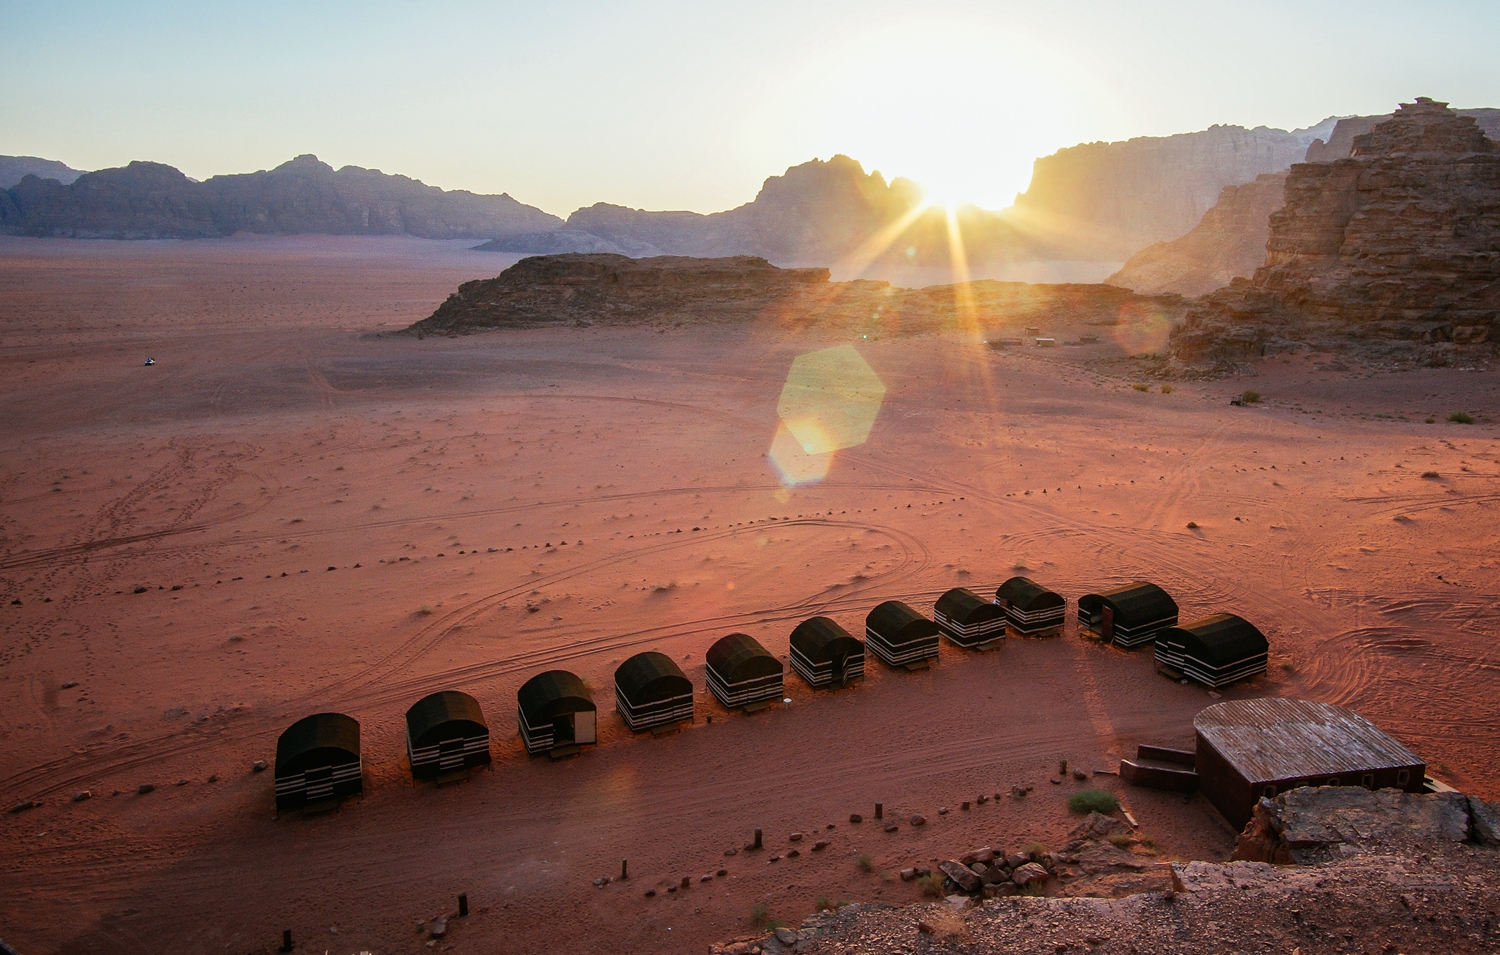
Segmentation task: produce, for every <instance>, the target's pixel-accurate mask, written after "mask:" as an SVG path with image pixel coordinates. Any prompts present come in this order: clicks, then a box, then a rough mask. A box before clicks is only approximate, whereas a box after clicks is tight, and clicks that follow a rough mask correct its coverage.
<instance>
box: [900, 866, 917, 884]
mask: <svg viewBox="0 0 1500 955" xmlns="http://www.w3.org/2000/svg"><path fill="white" fill-rule="evenodd" d="M916 877H917V870H916V868H915V867H912V868H910V869H902V870H901V881H902V882H910V881H911V880H912V879H915V878H916Z"/></svg>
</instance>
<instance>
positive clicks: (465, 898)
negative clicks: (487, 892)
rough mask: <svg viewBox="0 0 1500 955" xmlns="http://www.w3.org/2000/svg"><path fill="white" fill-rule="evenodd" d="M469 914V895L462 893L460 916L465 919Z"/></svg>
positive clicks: (459, 905) (459, 908)
mask: <svg viewBox="0 0 1500 955" xmlns="http://www.w3.org/2000/svg"><path fill="white" fill-rule="evenodd" d="M468 914H469V893H467V892H460V893H459V896H458V915H459V918H463V917H464V916H465V915H468Z"/></svg>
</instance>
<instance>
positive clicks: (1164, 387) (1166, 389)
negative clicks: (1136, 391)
mask: <svg viewBox="0 0 1500 955" xmlns="http://www.w3.org/2000/svg"><path fill="white" fill-rule="evenodd" d="M1161 393H1162V394H1164V395H1170V394H1171V393H1172V386H1171V385H1162V386H1161Z"/></svg>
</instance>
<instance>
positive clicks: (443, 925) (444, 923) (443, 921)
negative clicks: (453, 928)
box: [427, 915, 448, 938]
mask: <svg viewBox="0 0 1500 955" xmlns="http://www.w3.org/2000/svg"><path fill="white" fill-rule="evenodd" d="M427 934H428V935H429V936H430V937H432V938H442V937H443V936H444V935H447V934H448V916H446V915H444V916H443V917H442V918H439V919H438V920H437V921H435V922H433V923H432V928H430V929H428V930H427Z"/></svg>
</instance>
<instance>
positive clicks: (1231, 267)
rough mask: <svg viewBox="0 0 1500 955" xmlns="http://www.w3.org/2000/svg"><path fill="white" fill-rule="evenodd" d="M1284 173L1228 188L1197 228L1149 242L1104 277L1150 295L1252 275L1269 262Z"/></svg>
mask: <svg viewBox="0 0 1500 955" xmlns="http://www.w3.org/2000/svg"><path fill="white" fill-rule="evenodd" d="M1286 177H1287V174H1286V173H1284V172H1274V173H1266V174H1264V175H1261V176H1257V177H1256V178H1255V181H1254V182H1247V183H1245V184H1244V185H1239V186H1225V187H1224V191H1223V192H1221V193H1220V194H1219V201H1218V202H1216V203H1214V206H1213V208H1211V209H1209V210H1208V211H1207V212H1205V213H1204V214H1203V219H1202V220H1201V221H1199V223H1198V224H1197V225H1196V226H1194V227H1193V230H1192V231H1191V232H1189V233H1188V234H1187V235H1184V236H1182V237H1181V238H1177V239H1173V240H1172V241H1171V242H1158V243H1156V244H1155V245H1150V246H1147V247H1146V248H1144V249H1142V250H1141V251H1139V252H1137V253H1136V254H1135V255H1132V256H1131V257H1130V258H1129V259H1127V260H1126V261H1125V265H1124V266H1122V267H1121V269H1120V271H1118V272H1116V273H1115V274H1114V275H1111V276H1110V277H1109V278H1107V279H1105V280H1104V281H1105V282H1106V283H1108V284H1110V285H1119V286H1122V287H1124V288H1128V289H1134V290H1135V291H1137V292H1141V293H1143V294H1147V295H1156V294H1160V293H1163V292H1176V293H1178V294H1179V295H1192V296H1196V295H1206V294H1208V293H1209V292H1212V291H1213V290H1214V289H1216V288H1220V287H1221V286H1224V285H1228V284H1229V283H1230V281H1231V280H1233V279H1235V278H1240V277H1243V276H1248V275H1250V274H1251V273H1252V272H1254V271H1255V270H1256V269H1257V268H1259V267H1260V265H1261V264H1262V263H1263V262H1265V260H1266V240H1267V239H1268V238H1270V235H1271V221H1270V220H1271V213H1273V212H1275V211H1276V210H1277V209H1280V208H1281V206H1282V191H1283V189H1284V188H1285V186H1286Z"/></svg>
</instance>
